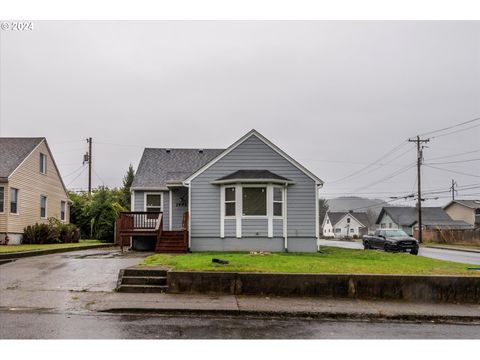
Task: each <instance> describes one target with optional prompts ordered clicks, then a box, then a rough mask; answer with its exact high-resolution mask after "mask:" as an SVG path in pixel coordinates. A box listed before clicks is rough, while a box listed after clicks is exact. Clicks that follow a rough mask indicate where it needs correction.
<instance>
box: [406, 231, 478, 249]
mask: <svg viewBox="0 0 480 360" xmlns="http://www.w3.org/2000/svg"><path fill="white" fill-rule="evenodd" d="M413 235H414V237H415V238H416V239H418V230H414V234H413ZM422 236H423V241H424V242H436V243H440V244H472V245H480V228H477V229H455V230H449V229H425V230H423V232H422Z"/></svg>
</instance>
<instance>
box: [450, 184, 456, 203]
mask: <svg viewBox="0 0 480 360" xmlns="http://www.w3.org/2000/svg"><path fill="white" fill-rule="evenodd" d="M455 186H457V182H456V181H455V180H454V179H452V186H451V187H450V190H452V200H455V192H456V191H457V190H455Z"/></svg>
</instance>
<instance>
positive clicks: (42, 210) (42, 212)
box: [40, 195, 47, 219]
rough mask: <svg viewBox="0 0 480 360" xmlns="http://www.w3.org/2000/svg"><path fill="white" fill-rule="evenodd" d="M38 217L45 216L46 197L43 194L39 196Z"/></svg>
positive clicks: (43, 217) (44, 217)
mask: <svg viewBox="0 0 480 360" xmlns="http://www.w3.org/2000/svg"><path fill="white" fill-rule="evenodd" d="M40 218H42V219H46V218H47V197H46V196H44V195H41V196H40Z"/></svg>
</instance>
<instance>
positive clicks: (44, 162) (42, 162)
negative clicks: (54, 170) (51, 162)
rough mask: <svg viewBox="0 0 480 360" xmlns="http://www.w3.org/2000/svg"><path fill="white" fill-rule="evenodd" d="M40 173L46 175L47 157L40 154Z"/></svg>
mask: <svg viewBox="0 0 480 360" xmlns="http://www.w3.org/2000/svg"><path fill="white" fill-rule="evenodd" d="M40 173H41V174H46V173H47V155H45V154H42V153H40Z"/></svg>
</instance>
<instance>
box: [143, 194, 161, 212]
mask: <svg viewBox="0 0 480 360" xmlns="http://www.w3.org/2000/svg"><path fill="white" fill-rule="evenodd" d="M162 200H163V199H162V194H161V193H145V211H147V212H161V211H162V208H163V206H162Z"/></svg>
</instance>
